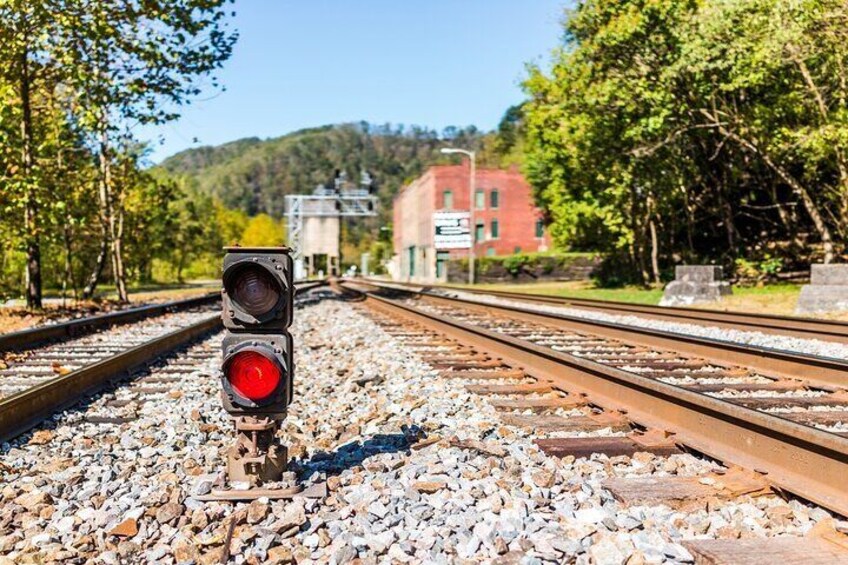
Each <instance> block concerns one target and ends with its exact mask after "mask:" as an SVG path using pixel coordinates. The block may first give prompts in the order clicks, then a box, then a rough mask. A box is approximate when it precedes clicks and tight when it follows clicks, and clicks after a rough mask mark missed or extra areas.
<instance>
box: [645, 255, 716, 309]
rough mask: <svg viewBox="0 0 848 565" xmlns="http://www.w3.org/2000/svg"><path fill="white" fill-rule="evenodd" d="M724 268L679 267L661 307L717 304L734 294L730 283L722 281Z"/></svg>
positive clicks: (664, 293)
mask: <svg viewBox="0 0 848 565" xmlns="http://www.w3.org/2000/svg"><path fill="white" fill-rule="evenodd" d="M723 278H724V274H723V272H722V268H721V267H718V266H716V265H678V266H676V267H675V268H674V280H673V281H671V282H670V283H668V285H666V287H665V291H664V292H663V297H662V300H660V306H688V305H690V304H695V303H697V302H716V301H718V300H721V297H722V296H727V295H729V294H732V293H733V291H732V290H731V288H730V283H728V282H727V281H724V280H722V279H723Z"/></svg>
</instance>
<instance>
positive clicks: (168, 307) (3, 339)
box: [0, 292, 221, 352]
mask: <svg viewBox="0 0 848 565" xmlns="http://www.w3.org/2000/svg"><path fill="white" fill-rule="evenodd" d="M220 299H221V294H220V293H218V292H210V293H208V294H204V295H203V296H196V297H194V298H187V299H185V300H174V301H171V302H163V303H162V304H151V305H149V306H139V307H138V308H128V309H126V310H121V311H119V312H112V313H110V314H101V315H98V316H89V317H86V318H80V319H78V320H70V321H67V322H62V323H59V324H52V325H47V326H38V327H35V328H29V329H26V330H21V331H18V332H11V333H7V334H2V335H0V352H3V351H10V350H15V349H21V348H31V347H34V346H36V345H40V344H42V343H45V342H48V341H56V340H62V339H68V338H71V337H78V336H81V335H85V334H89V333H92V332H94V331H96V330H98V329H100V328H105V327H108V326H112V325H116V324H127V323H131V322H137V321H138V320H143V319H144V318H149V317H151V316H159V315H161V314H166V313H168V312H176V311H178V310H185V309H188V308H193V307H195V306H203V305H205V304H212V303H214V302H216V301H218V300H220Z"/></svg>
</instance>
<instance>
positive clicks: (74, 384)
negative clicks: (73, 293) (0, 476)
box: [0, 314, 221, 441]
mask: <svg viewBox="0 0 848 565" xmlns="http://www.w3.org/2000/svg"><path fill="white" fill-rule="evenodd" d="M220 324H221V316H220V314H213V315H210V316H209V317H208V318H205V319H203V320H201V321H200V322H196V323H194V324H192V325H190V326H187V327H185V328H181V329H179V330H176V331H173V332H170V333H168V334H165V335H163V336H160V337H157V338H154V339H151V340H150V341H147V342H145V343H143V344H141V345H138V346H136V347H133V348H131V349H128V350H126V351H122V352H120V353H118V354H116V355H113V356H111V357H109V358H107V359H104V360H102V361H99V362H97V363H93V364H91V365H86V366H85V367H81V368H79V369H77V370H76V371H72V372H70V373H68V374H67V375H64V376H61V377H56V378H55V379H51V380H49V381H47V382H45V383H42V384H40V385H36V386H34V387H31V388H28V389H26V390H23V391H21V392H19V393H17V394H14V395H12V396H9V397H7V398H3V399H0V441H7V440H9V439H11V438H13V437H16V436H18V435H20V434H22V433H23V432H25V431H27V430H29V429H30V428H32V427H34V426H35V425H37V424H38V423H39V422H40V421H41V420H43V419H44V418H46V417H48V416H49V415H50V414H52V413H54V412H57V411H59V410H62V409H63V408H67V407H68V406H71V405H73V404H74V403H76V402H77V401H78V400H79V399H80V398H81V397H83V396H85V395H86V394H89V393H92V392H95V391H96V390H98V389H100V388H102V387H103V386H105V385H106V384H108V383H109V382H110V381H111V380H113V379H115V378H116V377H119V376H121V375H126V374H127V373H128V372H131V371H132V370H133V369H136V368H138V367H140V366H142V365H144V364H145V363H147V362H148V361H149V360H150V359H153V358H156V357H158V356H160V355H163V354H164V353H167V352H168V351H171V350H172V349H176V348H177V347H180V346H182V345H185V344H186V343H189V342H191V341H193V340H194V339H196V338H198V337H199V336H201V335H203V334H205V333H208V332H211V331H212V330H214V329H216V328H217V327H218V326H219V325H220Z"/></svg>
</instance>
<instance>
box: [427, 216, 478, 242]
mask: <svg viewBox="0 0 848 565" xmlns="http://www.w3.org/2000/svg"><path fill="white" fill-rule="evenodd" d="M433 227H434V230H435V231H434V237H433V246H434V247H435V248H436V249H469V248H470V247H471V213H470V212H434V213H433Z"/></svg>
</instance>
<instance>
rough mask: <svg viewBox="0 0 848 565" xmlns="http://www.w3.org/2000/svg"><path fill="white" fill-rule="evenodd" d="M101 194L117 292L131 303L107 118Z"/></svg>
mask: <svg viewBox="0 0 848 565" xmlns="http://www.w3.org/2000/svg"><path fill="white" fill-rule="evenodd" d="M99 158H100V194H101V197H100V199H101V203H105V204H106V209H105V219H106V225H107V226H108V228H109V241H110V242H111V247H110V250H111V259H112V278H113V279H114V280H115V290H117V292H118V301H119V302H129V297H128V296H127V285H126V281H125V279H124V261H123V256H122V254H121V232H122V231H123V228H122V223H123V222H121V221H119V218H117V217H116V214H115V208H116V207H115V194H114V186H112V158H111V150H110V148H109V132H108V129H107V127H106V118H105V116H104V117H103V119H102V120H101V129H100V156H99Z"/></svg>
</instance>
